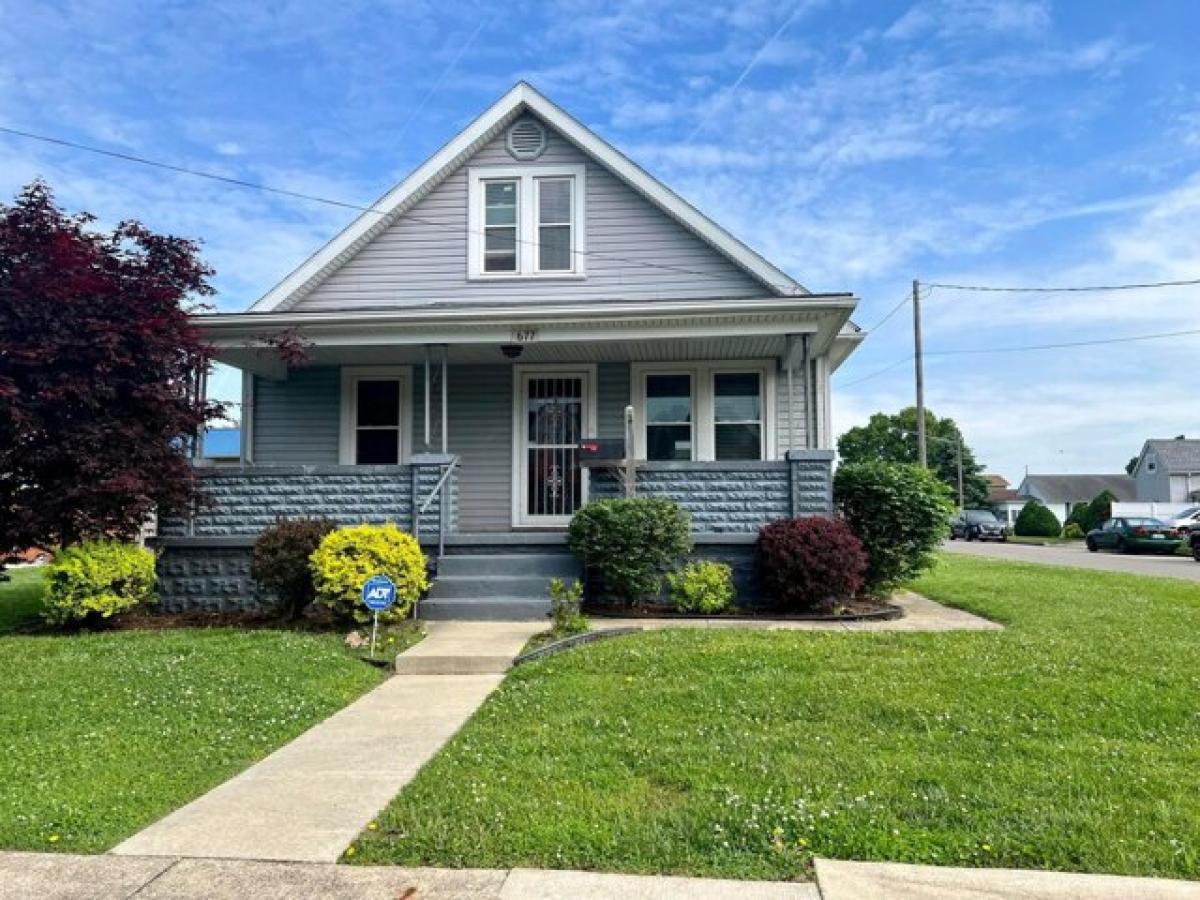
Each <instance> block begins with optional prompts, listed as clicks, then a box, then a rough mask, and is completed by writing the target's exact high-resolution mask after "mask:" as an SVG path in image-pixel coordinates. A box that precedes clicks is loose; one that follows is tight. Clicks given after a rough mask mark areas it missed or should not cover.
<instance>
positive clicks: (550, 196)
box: [467, 164, 586, 279]
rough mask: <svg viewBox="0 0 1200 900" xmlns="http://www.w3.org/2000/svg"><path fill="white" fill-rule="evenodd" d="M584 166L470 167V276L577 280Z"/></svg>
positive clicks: (581, 242)
mask: <svg viewBox="0 0 1200 900" xmlns="http://www.w3.org/2000/svg"><path fill="white" fill-rule="evenodd" d="M585 177H586V168H585V167H584V166H582V165H535V164H529V165H519V166H486V167H481V168H472V169H470V170H469V173H468V204H469V207H468V208H469V210H470V212H469V214H468V218H467V248H468V249H467V253H468V264H467V276H468V277H469V278H495V279H501V278H573V277H581V276H582V275H583V273H584V262H585V259H586V251H585V248H584V228H583V221H584V214H583V213H584V211H583V205H584V198H585V196H586V190H585V184H584V179H585Z"/></svg>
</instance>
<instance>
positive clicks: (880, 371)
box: [839, 353, 913, 390]
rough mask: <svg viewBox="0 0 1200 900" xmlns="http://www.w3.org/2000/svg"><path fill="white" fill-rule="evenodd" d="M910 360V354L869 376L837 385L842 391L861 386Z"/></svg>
mask: <svg viewBox="0 0 1200 900" xmlns="http://www.w3.org/2000/svg"><path fill="white" fill-rule="evenodd" d="M912 358H913V357H912V354H911V353H910V354H909V355H908V356H906V357H904V359H898V360H896V361H895V362H893V363H889V364H888V365H886V366H884V367H883V368H882V369H876V370H875V371H874V372H872V373H871V374H870V375H864V376H863V377H862V378H857V379H855V380H854V381H847V382H846V383H845V384H842V385H839V387H840V388H842V389H843V390H844V389H845V388H849V387H854V386H855V385H856V384H862V383H863V382H864V381H870V380H871V379H872V378H876V377H878V376H880V375H884V374H886V373H888V372H890V371H892V369H895V368H898V367H900V366H902V365H904V364H905V363H906V362H910V361H911V360H912Z"/></svg>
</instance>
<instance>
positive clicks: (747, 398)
mask: <svg viewBox="0 0 1200 900" xmlns="http://www.w3.org/2000/svg"><path fill="white" fill-rule="evenodd" d="M762 395H763V391H762V373H760V372H714V373H713V458H714V459H762V458H763V404H762Z"/></svg>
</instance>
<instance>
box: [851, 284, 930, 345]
mask: <svg viewBox="0 0 1200 900" xmlns="http://www.w3.org/2000/svg"><path fill="white" fill-rule="evenodd" d="M922 287H924V288H927V290H926V291H925V292H924V293H923V294H921V299H922V300H927V299H929V295H930V294H932V293H933V288H932V287H930V286H929V285H922ZM911 302H912V294H911V293H910V292H908V291H905V292H904V296H903V297H901V298H900V302H899V303H897V304H896V305H895V306H893V307H892V308H891V309H890V310H889V311H888V313H887V315H885V316H884V317H883V318H882V319H880V320H879V321H878V322H876V323H875V324H874V325H872V326H870V327H869V328H864V329H863V331H865V332H867V333H868V334H872V333H874V332H876V331H878V330H879V329H880V328H882V327H883V326H884V324H885V323H887V322H888V321H889V320H890V319H891V318H892V316H894V315H896V313H898V312H900V310H902V309H904V307H906V306H908V304H909V303H911Z"/></svg>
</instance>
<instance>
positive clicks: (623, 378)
mask: <svg viewBox="0 0 1200 900" xmlns="http://www.w3.org/2000/svg"><path fill="white" fill-rule="evenodd" d="M629 384H630V375H629V363H601V364H600V365H599V366H597V367H596V437H600V438H623V437H625V407H626V406H628V405H629V403H630V399H631V396H632V395H631V393H630V390H629Z"/></svg>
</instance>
